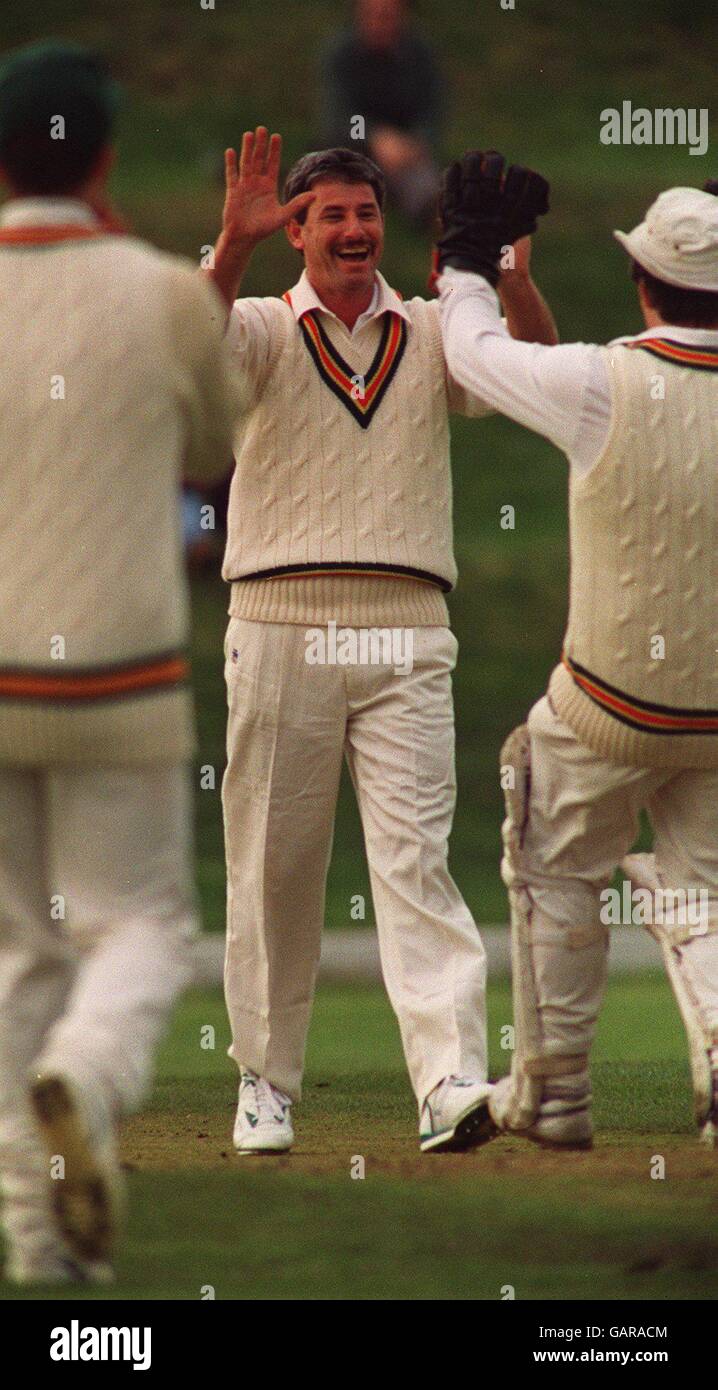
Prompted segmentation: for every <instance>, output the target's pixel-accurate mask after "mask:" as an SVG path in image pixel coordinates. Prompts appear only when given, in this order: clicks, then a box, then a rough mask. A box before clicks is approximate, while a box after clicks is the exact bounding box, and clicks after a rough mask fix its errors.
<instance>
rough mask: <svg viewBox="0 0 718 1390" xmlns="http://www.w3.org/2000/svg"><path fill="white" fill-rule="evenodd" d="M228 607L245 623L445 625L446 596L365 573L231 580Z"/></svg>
mask: <svg viewBox="0 0 718 1390" xmlns="http://www.w3.org/2000/svg"><path fill="white" fill-rule="evenodd" d="M229 612H230V614H231V616H232V617H233V618H244V619H245V620H246V621H248V622H259V623H298V624H302V625H307V626H311V627H318V626H323V625H324V624H326V623H329V622H336V623H341V624H342V625H343V626H345V627H448V626H449V610H448V608H447V606H446V600H445V598H444V596H443V594H442V593H441V591H440V590H439V589H438V588H437V587H436V585H435V584H429V583H426V582H423V581H421V580H417V579H413V578H405V579H404V578H398V577H396V576H394V575H383V574H382V575H377V574H371V573H369V574H367V573H365V572H362V573H350V574H346V573H344V574H336V573H330V574H329V573H328V574H317V573H316V572H314V573H312V574H298V575H295V576H293V577H292V578H288V577H279V578H274V579H241V580H235V582H234V583H233V584H232V591H231V598H230V605H229Z"/></svg>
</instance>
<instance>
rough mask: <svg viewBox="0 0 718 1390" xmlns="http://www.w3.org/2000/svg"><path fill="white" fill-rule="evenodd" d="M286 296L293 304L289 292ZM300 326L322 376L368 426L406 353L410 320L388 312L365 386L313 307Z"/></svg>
mask: <svg viewBox="0 0 718 1390" xmlns="http://www.w3.org/2000/svg"><path fill="white" fill-rule="evenodd" d="M283 298H284V299H285V300H286V301H287V304H289V305H291V303H292V301H291V298H290V295H289V292H287V293H286V294H285V295H284V296H283ZM299 326H300V328H301V330H302V334H303V337H304V342H305V343H306V346H307V350H308V352H309V355H310V357H311V358H312V361H313V362H314V364H315V366H316V368H317V371H318V372H319V375H320V376H321V377H322V380H323V381H325V382H326V384H327V386H328V387H329V390H330V391H333V392H334V395H335V396H336V397H337V398H338V399H339V400H340V401H341V403H342V405H344V406H346V408H347V410H348V411H349V413H350V415H353V416H354V419H355V420H356V421H357V423H358V424H359V425H361V427H362V429H363V430H366V429H368V428H369V425H370V424H371V422H372V420H373V418H374V416H375V414H376V412H377V410H378V409H379V406H380V405H381V402H382V401H383V399H384V396H385V395H386V392H387V390H388V388H389V386H390V385H391V382H392V381H393V379H394V377H395V375H396V372H397V370H398V368H399V363H400V362H401V359H402V357H403V355H404V349H405V347H406V324H405V322H404V320H403V318H402V316H401V314H393V313H392V312H391V310H387V311H386V313H385V314H384V324H383V327H382V334H381V339H380V341H379V346H378V348H377V350H376V353H375V355H374V360H373V362H372V364H371V366H370V368H369V370H368V372H366V374H365V375H364V376H363V378H362V380H363V387H362V388H359V387H358V386H357V381H356V379H357V376H358V375H360V373H357V372H353V371H352V368H351V367H350V366H349V364H348V362H345V361H344V358H343V357H342V356H341V354H340V353H339V352H337V350H336V348H335V347H334V344H333V343H332V341H331V339H330V338H329V336H328V334H327V333H325V331H324V329H323V328H322V326H321V324H320V322H319V319H318V317H317V315H316V314H315V313H314V311H313V310H312V309H308V310H307V311H306V313H304V314H302V317H301V318H300V320H299Z"/></svg>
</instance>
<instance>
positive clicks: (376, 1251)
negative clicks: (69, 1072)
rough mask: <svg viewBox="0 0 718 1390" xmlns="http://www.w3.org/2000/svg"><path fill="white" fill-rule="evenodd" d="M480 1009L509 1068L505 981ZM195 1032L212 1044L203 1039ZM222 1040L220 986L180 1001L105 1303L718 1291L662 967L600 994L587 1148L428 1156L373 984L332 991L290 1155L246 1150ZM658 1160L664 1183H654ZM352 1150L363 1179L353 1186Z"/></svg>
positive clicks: (129, 1137)
mask: <svg viewBox="0 0 718 1390" xmlns="http://www.w3.org/2000/svg"><path fill="white" fill-rule="evenodd" d="M489 1006H490V1007H489V1036H490V1042H491V1053H492V1066H493V1068H494V1071H495V1073H496V1074H498V1073H499V1072H502V1071H504V1070H506V1068H507V1066H508V1054H507V1053H505V1052H502V1051H501V1048H500V1042H499V1040H500V1029H501V1026H502V1024H503V1023H505V1022H506V1021H507V1020H508V1019H509V1018H510V1016H511V1014H510V999H509V992H508V985H507V983H506V982H497V983H496V984H495V985H494V986H493V987H492V989H491V991H490V999H489ZM208 1024H210V1025H212V1026H213V1027H214V1029H215V1048H214V1050H203V1048H202V1047H201V1046H200V1039H201V1037H202V1036H203V1034H202V1032H201V1030H202V1029H203V1028H204V1029H206V1025H208ZM204 1036H206V1033H205V1034H204ZM227 1042H228V1032H227V1024H226V1019H225V1015H224V1009H223V1004H222V1001H221V998H220V997H219V995H218V994H195V995H192V996H190V997H189V998H188V999H187V1000H186V1001H185V1003H184V1004H183V1005H182V1006H181V1008H180V1009H179V1010H178V1012H177V1014H176V1017H175V1020H174V1025H173V1028H172V1032H171V1034H170V1036H169V1037H168V1039H167V1041H166V1042H165V1045H164V1047H163V1049H162V1055H161V1058H160V1066H159V1075H158V1079H157V1084H156V1086H155V1089H154V1094H153V1097H152V1100H151V1103H150V1105H149V1107H148V1108H147V1110H146V1111H145V1112H144V1113H143V1114H142V1115H141V1116H138V1117H135V1118H134V1119H132V1120H131V1121H129V1122H128V1124H127V1126H126V1129H125V1136H124V1143H123V1156H124V1159H125V1163H126V1167H127V1169H128V1171H127V1179H128V1184H129V1192H130V1197H131V1204H130V1223H129V1232H128V1239H127V1241H126V1244H125V1246H124V1248H123V1250H122V1253H121V1257H120V1261H119V1269H118V1274H119V1278H118V1282H117V1284H116V1285H115V1286H114V1288H113V1289H112V1290H111V1291H110V1297H112V1298H118V1299H137V1298H139V1299H200V1298H202V1297H207V1290H208V1286H211V1287H212V1289H213V1290H214V1295H215V1297H216V1298H218V1299H247V1300H250V1299H251V1300H253V1299H257V1300H266V1299H286V1300H296V1299H300V1300H312V1299H333V1300H335V1299H338V1300H346V1299H352V1300H354V1299H373V1300H376V1299H447V1300H448V1299H466V1300H475V1299H478V1300H490V1299H501V1298H502V1297H505V1296H506V1287H505V1286H507V1285H511V1286H512V1287H513V1290H514V1294H515V1297H516V1298H517V1299H537V1298H540V1299H558V1300H564V1299H585V1298H600V1299H624V1298H631V1299H633V1298H635V1299H669V1298H670V1299H673V1298H679V1299H712V1298H715V1297H716V1296H717V1295H718V1234H716V1210H717V1205H718V1191H717V1189H716V1181H715V1176H716V1166H715V1157H714V1155H712V1154H709V1153H708V1152H706V1151H704V1150H702V1149H701V1148H700V1146H699V1145H698V1144H697V1143H696V1141H695V1138H694V1135H693V1129H692V1118H691V1113H690V1105H689V1094H690V1092H689V1080H688V1068H687V1063H686V1057H685V1046H684V1042H683V1037H682V1033H681V1028H680V1023H679V1020H678V1018H677V1015H676V1011H675V1007H674V1005H673V1003H672V1000H671V997H670V994H669V991H668V988H667V986H666V984H665V983H664V981H663V980H662V978H658V977H656V978H654V977H643V978H641V979H636V980H630V979H629V980H622V981H615V982H614V983H613V984H612V985H611V988H610V990H609V996H608V1001H607V1005H606V1009H605V1012H604V1015H603V1019H602V1023H601V1028H600V1034H599V1038H598V1041H597V1044H596V1049H595V1063H594V1087H595V1093H596V1107H595V1113H596V1123H597V1129H598V1133H597V1143H596V1148H595V1149H594V1151H593V1152H592V1153H586V1154H570V1155H569V1154H564V1155H560V1154H558V1155H556V1154H548V1153H544V1152H539V1151H537V1150H535V1149H534V1148H533V1147H532V1146H531V1145H530V1144H528V1143H527V1142H525V1141H521V1140H515V1139H507V1138H503V1139H497V1140H494V1141H493V1142H492V1144H490V1145H489V1146H487V1147H486V1148H485V1149H482V1150H480V1151H477V1152H475V1153H473V1154H467V1155H443V1156H434V1157H431V1156H423V1155H420V1154H419V1151H418V1146H417V1126H416V1112H415V1107H414V1103H413V1098H412V1096H411V1093H410V1090H409V1086H408V1082H407V1079H406V1074H405V1070H404V1065H403V1059H402V1056H401V1049H400V1044H399V1038H398V1031H397V1028H396V1025H395V1022H394V1019H393V1015H392V1014H391V1011H390V1009H389V1006H388V1004H387V1002H386V1000H385V998H384V996H383V994H382V992H381V991H380V990H379V989H377V988H374V987H366V988H356V987H354V988H345V987H324V988H322V989H321V990H320V992H319V995H318V999H317V1007H316V1012H315V1016H314V1022H313V1027H312V1032H311V1038H310V1046H309V1055H308V1069H307V1077H306V1087H305V1096H304V1099H303V1101H302V1103H301V1106H298V1107H297V1112H296V1130H297V1144H296V1148H295V1150H294V1151H293V1152H292V1154H291V1155H289V1156H285V1157H282V1158H279V1159H276V1158H257V1159H246V1158H245V1159H240V1158H238V1157H237V1156H236V1155H235V1154H234V1153H233V1150H232V1146H231V1125H232V1120H233V1114H234V1101H235V1073H234V1066H233V1064H232V1063H230V1062H229V1060H228V1059H227V1057H226V1055H225V1053H226V1046H227ZM657 1156H661V1157H663V1158H664V1160H665V1177H664V1178H663V1179H660V1178H652V1177H651V1169H652V1166H654V1167H655V1160H656V1157H657ZM358 1157H361V1158H363V1160H364V1173H365V1176H364V1178H363V1179H358V1178H354V1179H353V1178H352V1177H351V1169H352V1164H354V1166H355V1168H356V1159H357V1158H358ZM502 1290H503V1292H502ZM47 1292H48V1291H47V1290H46V1291H44V1296H47ZM74 1292H75V1291H73V1293H74ZM2 1293H3V1296H4V1297H6V1298H8V1297H14V1296H15V1294H14V1293H13V1291H11V1290H9V1289H8V1288H7V1287H4V1288H3V1290H2ZM37 1296H43V1294H42V1293H39V1294H38V1295H37ZM52 1296H53V1297H55V1296H59V1297H62V1296H63V1293H62V1290H59V1291H55V1290H53V1291H52ZM86 1296H87V1297H88V1298H92V1297H93V1296H94V1295H93V1294H92V1293H88V1294H87V1295H86ZM96 1296H97V1297H102V1298H104V1297H106V1296H107V1291H106V1290H105V1289H102V1290H100V1291H98V1293H97V1295H96Z"/></svg>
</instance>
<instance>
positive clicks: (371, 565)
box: [228, 560, 451, 594]
mask: <svg viewBox="0 0 718 1390" xmlns="http://www.w3.org/2000/svg"><path fill="white" fill-rule="evenodd" d="M325 574H351V575H363V574H364V575H378V576H379V577H380V578H384V579H418V580H420V581H421V582H422V583H423V584H434V585H435V586H436V587H438V588H439V589H441V590H442V591H443V592H444V593H445V594H449V593H451V584H450V582H449V580H448V579H443V578H442V576H441V575H439V574H432V572H431V570H420V569H414V568H413V567H412V566H411V565H391V564H382V563H381V562H380V561H374V560H319V561H317V562H315V563H311V562H310V563H308V564H301V565H274V566H273V568H272V569H267V570H254V571H253V572H252V573H251V574H237V575H232V576H231V577H230V579H229V580H228V583H230V584H242V583H247V582H248V581H249V580H251V579H311V578H312V577H313V576H316V575H325Z"/></svg>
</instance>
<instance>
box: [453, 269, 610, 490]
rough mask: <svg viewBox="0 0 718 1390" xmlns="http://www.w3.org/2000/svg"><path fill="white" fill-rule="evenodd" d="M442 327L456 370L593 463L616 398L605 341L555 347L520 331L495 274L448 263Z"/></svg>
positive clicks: (494, 401)
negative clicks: (491, 277)
mask: <svg viewBox="0 0 718 1390" xmlns="http://www.w3.org/2000/svg"><path fill="white" fill-rule="evenodd" d="M439 290H440V296H441V328H442V333H443V337H444V352H445V354H446V364H447V368H448V371H449V373H450V375H451V377H452V378H453V379H454V380H455V381H456V382H457V383H458V384H459V386H462V387H463V388H464V389H465V390H466V391H469V392H470V393H471V395H472V396H476V397H478V398H479V399H480V400H482V401H484V402H485V403H486V405H487V406H490V407H493V408H494V409H495V410H500V411H501V413H502V414H503V415H508V416H509V417H510V419H512V420H517V421H518V422H519V424H521V425H525V426H526V427H527V428H528V429H531V430H535V431H536V432H537V434H542V435H544V436H545V438H546V439H549V440H550V441H551V443H552V444H555V445H556V447H557V448H559V449H562V450H563V452H564V453H565V454H567V455H568V457H569V459H570V461H571V464H572V465H573V466H575V467H577V468H578V469H579V470H580V471H588V469H589V468H591V467H592V465H593V464H594V463H595V462H596V460H597V459H598V457H599V456H600V454H601V452H602V451H603V448H604V446H605V444H606V440H607V438H608V432H609V427H610V418H611V398H610V385H609V381H608V374H607V372H606V367H605V364H604V361H603V355H602V353H601V349H600V348H598V347H596V346H594V345H593V344H590V343H568V344H560V345H558V346H556V347H548V346H546V345H545V344H542V343H523V342H518V341H517V340H516V339H515V338H512V337H511V335H510V334H509V332H508V330H507V329H506V327H505V326H504V324H503V323H502V321H501V317H500V313H499V300H498V296H497V295H496V293H495V291H494V290H493V289H492V288H491V286H490V285H489V283H488V281H486V280H484V279H483V277H482V276H480V275H472V274H470V273H469V272H467V271H460V270H447V271H445V272H444V274H443V275H442V276H441V278H440V280H439Z"/></svg>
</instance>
